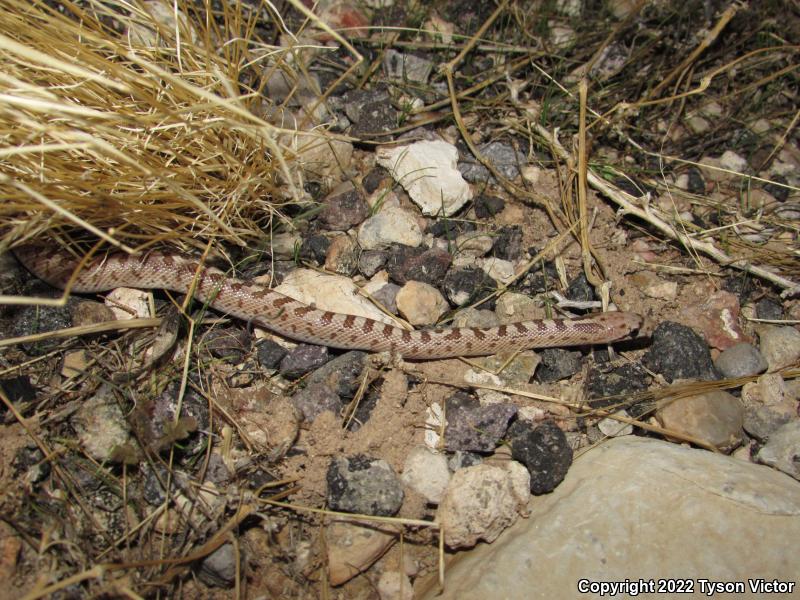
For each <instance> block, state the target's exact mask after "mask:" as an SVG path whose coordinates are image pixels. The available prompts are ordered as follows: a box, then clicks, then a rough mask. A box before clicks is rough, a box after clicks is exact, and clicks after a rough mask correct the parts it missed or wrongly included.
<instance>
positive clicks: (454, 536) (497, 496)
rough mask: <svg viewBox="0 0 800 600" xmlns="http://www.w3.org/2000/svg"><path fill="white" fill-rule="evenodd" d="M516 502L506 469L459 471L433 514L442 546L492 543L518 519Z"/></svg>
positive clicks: (461, 546)
mask: <svg viewBox="0 0 800 600" xmlns="http://www.w3.org/2000/svg"><path fill="white" fill-rule="evenodd" d="M529 489H530V488H529ZM518 502H519V498H518V490H517V489H516V487H515V485H514V484H513V483H512V477H511V475H510V474H509V472H508V471H507V470H506V469H503V468H501V467H494V466H491V465H476V466H474V467H467V468H465V469H459V470H458V471H456V472H455V473H454V474H453V477H452V479H451V480H450V485H449V486H448V487H447V493H446V495H445V497H444V500H443V501H442V503H441V504H440V505H439V509H438V511H437V512H436V516H437V520H438V521H439V523H440V524H441V526H442V531H443V535H444V542H445V544H447V546H448V547H450V548H470V547H472V546H474V545H475V544H477V543H478V541H479V540H484V541H486V542H493V541H494V540H496V539H497V537H498V536H499V535H500V533H501V532H502V531H503V530H504V529H505V528H506V527H508V526H509V525H511V524H512V523H513V522H514V521H515V520H516V519H517V515H518V513H517V504H518Z"/></svg>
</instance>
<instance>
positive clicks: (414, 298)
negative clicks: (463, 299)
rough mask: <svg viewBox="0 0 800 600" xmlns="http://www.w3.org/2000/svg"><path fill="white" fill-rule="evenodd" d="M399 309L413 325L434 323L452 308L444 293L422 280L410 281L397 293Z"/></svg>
mask: <svg viewBox="0 0 800 600" xmlns="http://www.w3.org/2000/svg"><path fill="white" fill-rule="evenodd" d="M396 300H397V310H399V311H400V314H401V315H403V317H404V318H405V319H407V320H408V322H409V323H411V324H412V325H433V324H434V323H436V322H437V321H438V320H439V318H440V317H441V316H442V315H444V314H445V313H446V312H447V311H448V310H450V305H449V304H448V303H447V300H445V299H444V296H442V293H441V292H440V291H439V290H437V289H436V288H435V287H433V286H432V285H428V284H427V283H422V282H421V281H409V282H408V283H406V284H405V285H404V286H403V287H402V288H401V289H400V291H399V292H398V293H397V298H396Z"/></svg>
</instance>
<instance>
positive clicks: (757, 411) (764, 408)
mask: <svg viewBox="0 0 800 600" xmlns="http://www.w3.org/2000/svg"><path fill="white" fill-rule="evenodd" d="M742 404H744V430H745V431H746V432H747V433H748V434H750V435H751V436H752V437H754V438H756V439H757V440H759V441H761V442H764V441H766V440H768V439H769V438H770V436H771V435H772V434H773V433H774V432H775V431H776V430H777V429H778V428H780V427H782V426H783V425H785V424H786V423H788V422H789V421H792V420H793V419H795V418H797V402H796V401H795V399H794V398H793V397H792V395H791V393H790V391H789V389H788V388H787V386H786V383H785V382H784V381H783V378H782V377H781V376H780V375H779V374H777V373H770V374H768V375H762V376H761V377H759V378H758V380H757V381H755V382H751V383H746V384H745V385H744V386H743V387H742Z"/></svg>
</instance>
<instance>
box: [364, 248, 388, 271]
mask: <svg viewBox="0 0 800 600" xmlns="http://www.w3.org/2000/svg"><path fill="white" fill-rule="evenodd" d="M385 264H386V253H385V252H383V251H381V250H364V251H363V252H362V253H361V254H360V256H359V257H358V270H359V272H360V273H361V274H362V275H363V276H364V277H372V276H373V275H375V273H377V272H378V271H380V270H381V269H382V268H383V265H385Z"/></svg>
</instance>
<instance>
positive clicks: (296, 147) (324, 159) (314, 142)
mask: <svg viewBox="0 0 800 600" xmlns="http://www.w3.org/2000/svg"><path fill="white" fill-rule="evenodd" d="M279 143H280V144H282V145H283V146H285V147H287V148H288V150H289V151H291V152H293V153H294V154H295V156H296V157H297V159H296V160H295V161H293V162H292V167H300V168H301V169H302V170H303V172H304V173H305V178H306V179H311V180H312V181H325V182H327V183H329V184H331V186H332V185H333V184H334V183H335V182H338V181H343V180H344V179H346V174H347V172H348V170H349V168H350V163H351V161H352V160H353V144H351V143H350V142H345V141H342V140H337V139H333V138H331V137H330V135H320V134H319V133H307V132H296V133H290V134H286V135H282V136H280V138H279Z"/></svg>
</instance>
